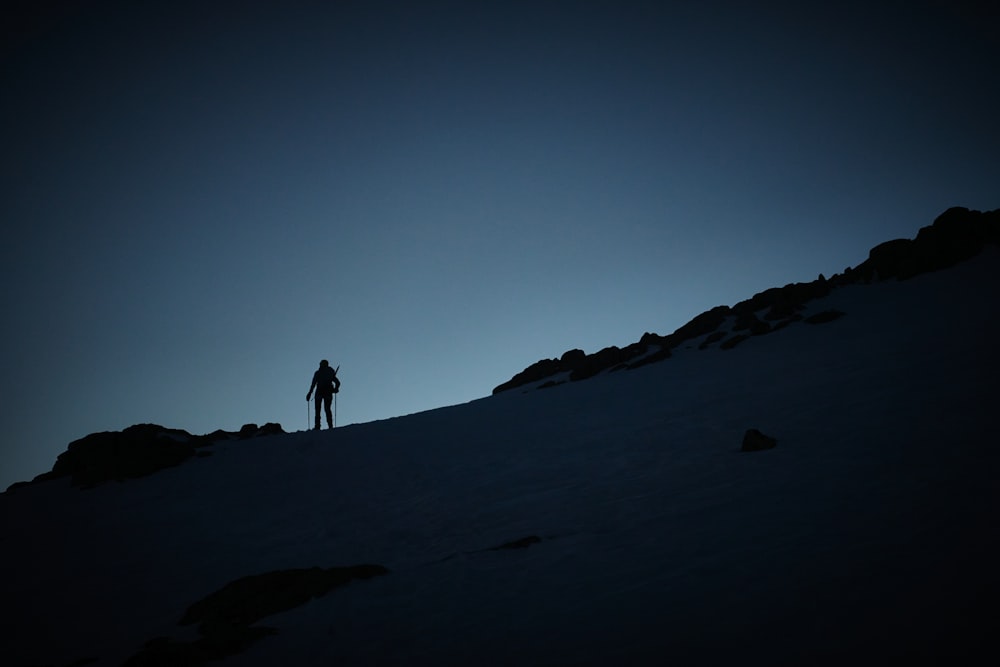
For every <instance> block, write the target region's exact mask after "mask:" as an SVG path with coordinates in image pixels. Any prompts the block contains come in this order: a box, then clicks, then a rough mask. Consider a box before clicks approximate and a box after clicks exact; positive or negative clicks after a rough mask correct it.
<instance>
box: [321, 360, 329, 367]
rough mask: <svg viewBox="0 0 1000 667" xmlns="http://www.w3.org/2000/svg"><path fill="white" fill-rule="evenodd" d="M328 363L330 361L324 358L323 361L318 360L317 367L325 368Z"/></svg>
mask: <svg viewBox="0 0 1000 667" xmlns="http://www.w3.org/2000/svg"><path fill="white" fill-rule="evenodd" d="M329 365H330V362H329V361H327V360H326V359H324V360H323V361H321V362H319V367H320V368H326V367H327V366H329Z"/></svg>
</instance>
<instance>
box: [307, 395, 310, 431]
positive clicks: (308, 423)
mask: <svg viewBox="0 0 1000 667" xmlns="http://www.w3.org/2000/svg"><path fill="white" fill-rule="evenodd" d="M309 402H310V401H309V399H308V398H307V399H306V430H307V431H308V430H309Z"/></svg>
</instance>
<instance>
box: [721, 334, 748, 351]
mask: <svg viewBox="0 0 1000 667" xmlns="http://www.w3.org/2000/svg"><path fill="white" fill-rule="evenodd" d="M749 338H750V336H748V335H747V334H736V335H735V336H733V337H732V338H728V339H726V340H724V341H722V343H721V344H720V345H719V349H720V350H731V349H733V348H734V347H736V346H737V345H739V344H740V343H742V342H743V341H745V340H747V339H749Z"/></svg>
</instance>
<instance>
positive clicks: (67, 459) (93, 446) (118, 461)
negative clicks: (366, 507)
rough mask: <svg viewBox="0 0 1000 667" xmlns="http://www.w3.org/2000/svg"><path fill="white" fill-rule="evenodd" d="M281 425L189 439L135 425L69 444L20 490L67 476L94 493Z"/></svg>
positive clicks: (182, 434) (269, 432)
mask: <svg viewBox="0 0 1000 667" xmlns="http://www.w3.org/2000/svg"><path fill="white" fill-rule="evenodd" d="M284 432H285V431H284V430H283V429H282V428H281V425H280V424H276V423H267V424H264V425H263V426H257V424H245V425H243V426H242V427H241V428H240V430H239V431H223V430H221V429H219V430H216V431H213V432H211V433H208V434H205V435H191V434H190V433H188V432H187V431H184V430H182V429H177V428H167V427H165V426H160V425H159V424H135V425H133V426H129V427H128V428H126V429H125V430H123V431H104V432H101V433H91V434H90V435H87V436H84V437H83V438H80V439H79V440H74V441H73V442H71V443H69V446H68V447H67V448H66V451H65V452H63V453H62V454H60V455H59V456H58V457H57V458H56V462H55V464H54V465H53V466H52V470H51V471H50V472H47V473H43V474H41V475H38V476H37V477H35V478H34V479H33V480H31V482H17V483H15V484H11V485H10V486H9V487H8V488H7V491H12V490H14V489H16V488H18V487H20V486H24V485H27V484H34V483H37V482H44V481H46V480H50V479H59V478H64V477H68V478H70V480H71V483H72V484H73V486H78V487H81V488H84V489H89V488H93V487H95V486H98V485H100V484H104V483H105V482H111V481H118V482H122V481H125V480H127V479H135V478H138V477H145V476H146V475H151V474H153V473H154V472H156V471H158V470H163V469H164V468H172V467H174V466H177V465H180V464H181V463H183V462H184V461H186V460H188V459H190V458H193V457H195V456H211V452H210V451H207V450H205V449H204V448H206V447H209V446H211V445H214V444H216V443H218V442H224V441H228V440H246V439H247V438H256V437H260V436H264V435H277V434H281V433H284Z"/></svg>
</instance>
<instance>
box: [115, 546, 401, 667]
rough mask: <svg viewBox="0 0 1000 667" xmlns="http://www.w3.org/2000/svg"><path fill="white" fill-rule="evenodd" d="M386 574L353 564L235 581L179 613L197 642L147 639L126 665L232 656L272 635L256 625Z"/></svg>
mask: <svg viewBox="0 0 1000 667" xmlns="http://www.w3.org/2000/svg"><path fill="white" fill-rule="evenodd" d="M388 572H389V571H388V570H387V569H386V568H384V567H382V566H381V565H354V566H351V567H331V568H325V569H324V568H320V567H313V568H308V569H294V570H278V571H275V572H267V573H264V574H259V575H253V576H249V577H243V578H242V579H237V580H236V581H233V582H231V583H229V584H227V585H225V586H224V587H222V588H221V589H219V590H218V591H216V592H214V593H212V594H211V595H209V596H207V597H205V598H203V599H201V600H199V601H198V602H196V603H194V604H193V605H191V606H190V607H189V608H188V610H187V611H186V612H185V613H184V616H183V617H182V618H181V620H180V625H193V624H198V633H199V635H200V637H199V639H197V640H195V641H193V642H179V641H175V640H171V639H166V638H157V639H154V640H151V641H149V642H147V643H146V645H145V647H144V648H143V649H142V651H140V652H139V653H138V654H136V655H135V656H133V657H132V658H130V659H129V660H128V661H127V662H126V663H125V665H126V667H146V666H147V665H148V666H150V667H152V666H157V665H172V666H174V665H178V666H180V665H183V666H189V665H203V664H205V663H207V662H209V661H214V660H221V659H223V658H226V657H229V656H233V655H237V654H239V653H241V652H243V651H244V650H245V649H246V648H247V647H248V646H249V645H250V644H252V643H253V642H255V641H257V640H259V639H261V638H262V637H266V636H268V635H273V634H275V633H276V632H277V631H276V630H274V629H273V628H268V627H261V626H254V624H255V623H257V621H260V620H261V619H263V618H266V617H267V616H271V615H273V614H277V613H279V612H282V611H287V610H289V609H293V608H295V607H298V606H300V605H303V604H305V603H306V602H309V601H310V600H312V599H313V598H317V597H321V596H323V595H326V594H327V593H329V592H330V591H331V590H333V589H334V588H338V587H340V586H344V585H346V584H348V583H349V582H351V581H352V580H354V579H370V578H372V577H376V576H380V575H383V574H387V573H388Z"/></svg>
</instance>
